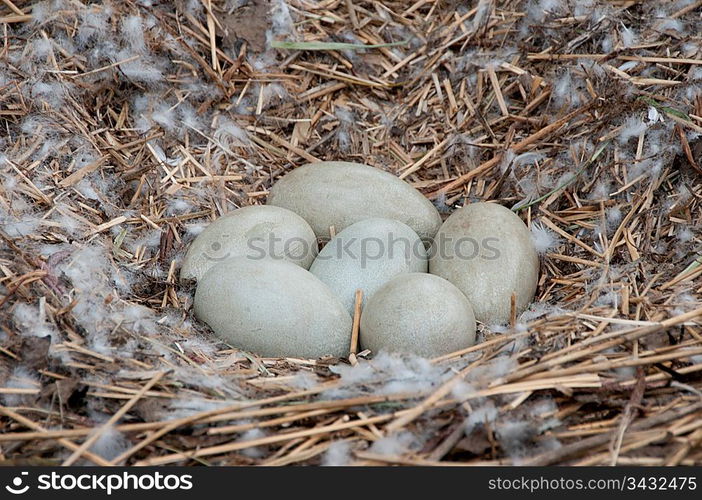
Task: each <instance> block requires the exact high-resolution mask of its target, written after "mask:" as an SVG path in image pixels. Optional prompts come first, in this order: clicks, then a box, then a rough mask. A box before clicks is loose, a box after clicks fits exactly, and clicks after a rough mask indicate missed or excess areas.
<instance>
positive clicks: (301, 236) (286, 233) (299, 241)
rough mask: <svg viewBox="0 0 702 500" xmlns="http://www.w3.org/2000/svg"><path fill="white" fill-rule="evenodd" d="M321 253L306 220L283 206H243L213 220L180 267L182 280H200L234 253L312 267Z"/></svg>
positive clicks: (196, 239) (190, 249) (199, 236)
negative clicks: (318, 252)
mask: <svg viewBox="0 0 702 500" xmlns="http://www.w3.org/2000/svg"><path fill="white" fill-rule="evenodd" d="M316 254H317V239H316V237H315V235H314V232H313V231H312V228H311V227H310V226H309V224H307V222H305V220H304V219H303V218H302V217H300V216H299V215H297V214H296V213H294V212H291V211H290V210H286V209H284V208H280V207H270V206H263V205H254V206H250V207H244V208H240V209H238V210H235V211H233V212H231V213H228V214H227V215H225V216H223V217H220V218H219V219H217V220H215V221H214V222H212V223H211V224H210V225H209V226H207V228H205V230H204V231H203V232H202V233H200V234H199V235H198V236H197V238H195V241H193V242H192V244H191V245H190V248H189V249H188V253H187V254H186V255H185V260H184V262H183V267H182V268H181V271H180V278H181V280H185V279H196V280H199V279H200V278H202V276H204V274H205V273H206V272H207V271H208V270H209V269H210V268H211V267H213V266H214V265H215V264H217V263H219V262H222V261H224V260H226V259H228V258H230V257H239V256H242V257H247V258H249V259H252V260H260V259H263V258H266V257H272V258H276V259H284V260H288V261H290V262H292V263H294V264H297V265H298V266H300V267H302V268H304V269H308V268H309V267H310V264H311V263H312V261H313V260H314V258H315V256H316Z"/></svg>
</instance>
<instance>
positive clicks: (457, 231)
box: [429, 203, 539, 324]
mask: <svg viewBox="0 0 702 500" xmlns="http://www.w3.org/2000/svg"><path fill="white" fill-rule="evenodd" d="M430 254H431V255H430V260H429V272H430V273H432V274H435V275H437V276H441V277H442V278H445V279H447V280H448V281H450V282H451V283H453V284H454V285H456V286H457V287H458V288H459V289H460V290H461V291H462V292H463V293H464V294H465V296H466V297H468V300H469V301H470V303H471V305H472V306H473V310H474V312H475V317H476V319H477V320H478V321H481V322H483V323H488V324H503V323H506V322H508V321H509V320H510V315H511V300H512V294H514V295H515V297H516V310H517V312H518V313H519V312H521V311H523V310H524V309H526V307H527V306H528V305H529V304H530V303H531V301H532V300H533V299H534V294H535V293H536V286H537V284H538V279H539V258H538V254H537V252H536V248H535V247H534V243H533V242H532V239H531V235H530V233H529V230H528V228H527V227H526V225H525V224H524V223H523V222H522V220H521V219H520V218H519V217H518V216H517V215H516V214H514V213H513V212H512V211H511V210H509V209H507V208H505V207H503V206H502V205H498V204H496V203H473V204H470V205H467V206H465V207H463V208H461V209H458V210H456V211H455V212H453V213H452V214H451V216H450V217H449V218H448V219H446V222H444V224H443V225H442V226H441V229H439V232H438V233H437V234H436V237H435V238H434V243H433V245H432V248H431V250H430Z"/></svg>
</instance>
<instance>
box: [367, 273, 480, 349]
mask: <svg viewBox="0 0 702 500" xmlns="http://www.w3.org/2000/svg"><path fill="white" fill-rule="evenodd" d="M360 342H361V346H362V347H363V348H364V349H370V350H371V351H373V352H374V353H378V352H379V351H390V352H407V353H413V354H417V355H419V356H424V357H429V358H433V357H436V356H442V355H444V354H448V353H451V352H455V351H458V350H460V349H465V348H466V347H470V346H471V345H473V343H474V342H475V316H474V315H473V308H472V307H471V305H470V302H468V299H466V297H465V295H463V293H462V292H461V291H460V290H459V289H458V288H456V287H455V286H453V285H452V284H451V283H449V282H448V281H446V280H445V279H443V278H440V277H438V276H434V275H433V274H425V273H410V274H402V275H399V276H396V277H395V278H393V279H392V280H390V281H388V282H387V283H386V284H385V285H383V286H382V287H381V288H380V289H379V290H378V291H377V292H375V293H374V294H373V295H372V296H371V297H370V299H369V300H368V303H367V304H366V307H365V308H364V310H363V314H362V315H361V332H360Z"/></svg>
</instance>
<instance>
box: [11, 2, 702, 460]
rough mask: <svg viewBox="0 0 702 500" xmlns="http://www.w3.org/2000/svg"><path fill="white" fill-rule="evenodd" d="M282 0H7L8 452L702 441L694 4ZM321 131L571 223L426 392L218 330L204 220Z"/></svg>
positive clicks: (394, 166) (420, 172) (354, 452)
mask: <svg viewBox="0 0 702 500" xmlns="http://www.w3.org/2000/svg"><path fill="white" fill-rule="evenodd" d="M286 1H287V5H289V7H290V10H289V12H290V16H291V19H289V18H288V17H286V16H285V15H284V14H285V13H286V12H285V10H282V11H281V8H280V3H279V2H277V1H276V2H273V4H274V17H273V22H272V27H271V17H270V16H269V15H267V14H266V15H264V14H265V13H266V10H267V6H266V5H264V6H263V7H260V5H261V3H262V2H250V4H251V5H249V7H246V8H247V9H250V10H248V11H247V13H246V14H243V15H242V13H241V12H242V11H241V10H236V9H235V8H234V7H235V6H236V4H237V2H226V3H225V2H222V1H218V0H211V1H210V0H201V1H198V0H196V1H191V2H175V4H176V5H175V6H171V5H169V4H170V2H165V3H164V4H163V5H156V6H151V7H149V6H144V5H142V4H141V3H139V2H131V1H125V2H114V3H112V4H109V3H104V4H95V5H92V6H90V7H86V6H84V5H82V4H81V3H80V2H79V1H78V0H73V1H68V0H67V1H65V2H58V4H56V5H53V6H51V5H50V4H49V6H50V8H48V9H47V8H46V7H44V8H42V6H39V7H35V8H34V9H33V8H32V7H33V6H32V2H22V1H17V0H15V1H14V2H10V1H9V0H2V3H1V4H0V175H2V177H1V178H2V187H1V188H0V221H2V228H1V231H0V294H1V295H0V328H1V329H2V330H0V342H1V343H0V398H2V400H1V402H2V406H0V413H1V414H2V415H3V416H2V418H0V429H1V433H0V459H1V460H2V463H5V464H10V463H13V464H20V463H34V464H61V463H63V464H70V463H74V462H76V461H85V462H87V463H91V462H92V463H96V464H101V465H105V464H123V463H126V464H141V465H146V464H193V465H196V464H210V465H233V464H268V465H286V464H317V463H321V462H322V461H326V462H328V463H346V462H350V463H354V464H373V465H386V464H411V465H455V464H511V463H526V464H532V465H545V464H579V465H586V464H587V465H600V464H629V465H630V464H634V465H678V464H683V465H693V464H694V465H700V464H702V447H700V443H702V378H701V376H700V372H701V371H702V336H701V334H702V328H701V327H700V323H699V320H700V317H701V316H702V301H700V291H701V289H700V281H699V277H700V275H701V274H702V266H700V265H699V263H700V262H702V261H701V260H700V256H699V253H698V252H699V243H700V239H699V234H700V233H699V228H700V224H701V223H702V221H701V219H700V214H701V208H700V200H701V199H702V184H701V183H700V173H702V168H701V162H702V142H701V141H700V139H699V138H698V136H699V134H700V133H701V132H702V90H701V89H702V82H701V80H702V71H701V70H700V68H702V39H701V38H700V35H699V30H696V29H695V26H699V25H700V22H702V21H701V20H700V16H701V15H702V2H699V1H693V2H689V1H687V2H667V3H666V2H663V3H661V5H659V2H655V5H653V4H654V3H653V2H652V3H648V2H638V1H619V0H617V1H610V2H603V3H602V4H601V5H595V6H594V7H596V9H595V10H593V9H594V7H591V6H590V3H588V2H566V1H558V2H542V3H541V5H542V6H546V7H548V8H549V9H551V12H544V10H543V9H539V8H537V7H538V5H539V3H538V2H533V5H525V2H521V1H504V2H503V1H498V2H493V1H480V2H472V5H473V6H472V7H471V8H463V7H460V8H457V7H456V5H459V4H462V2H452V1H445V0H418V1H416V2H414V3H413V4H410V3H407V2H402V1H385V2H379V1H358V2H350V1H341V0H321V1H319V2H312V1H307V0H286ZM265 3H267V2H263V4H265ZM534 5H536V6H537V7H534ZM578 5H579V6H578ZM656 8H660V9H662V10H661V11H660V12H656V11H655V9H656ZM106 9H109V10H110V11H109V12H106ZM262 13H263V14H262ZM129 16H133V17H131V18H130V17H129ZM129 19H131V20H132V21H133V22H134V23H136V27H137V29H130V28H129V27H130V24H129V23H128V22H126V21H128V20H129ZM134 19H138V20H139V21H138V22H137V21H134ZM242 19H245V20H246V22H245V23H242ZM290 20H292V21H294V26H291V25H290V24H289V21H290ZM131 26H133V25H131ZM266 29H269V30H272V34H273V38H275V39H278V40H285V41H291V40H292V41H296V42H350V43H356V44H359V43H360V44H388V43H394V42H402V41H404V40H408V42H407V43H406V44H399V45H396V46H382V47H379V48H374V49H368V50H365V51H358V50H340V51H338V50H337V51H333V50H314V51H312V50H284V49H280V50H276V49H270V48H269V49H265V39H264V40H263V41H262V39H261V37H262V34H263V33H265V31H266ZM139 33H142V34H143V39H140V36H139V35H138V34H139ZM242 40H243V43H242ZM317 48H319V47H317ZM322 49H324V47H322ZM657 117H660V118H662V121H658V120H657V119H656V118H657ZM243 131H245V133H243ZM327 159H329V160H336V159H346V160H350V161H360V162H364V163H368V164H371V165H374V166H376V167H379V168H382V169H386V170H389V171H391V172H393V173H395V174H397V175H398V176H400V177H401V178H404V179H405V180H407V181H408V182H410V183H411V184H413V185H414V186H416V187H417V188H418V189H420V190H421V191H422V192H424V193H425V194H426V195H427V196H428V197H429V198H431V199H433V200H435V202H436V203H437V206H438V207H439V208H440V209H441V210H442V212H444V213H450V212H451V211H452V210H453V208H454V207H457V206H461V205H462V204H463V203H466V202H471V201H475V200H495V201H497V202H499V203H502V204H504V205H506V206H510V207H514V208H515V210H518V212H519V214H520V215H522V216H523V218H524V220H525V221H526V222H527V224H529V225H534V224H536V225H537V226H539V227H540V228H541V229H542V230H543V231H542V232H545V233H546V234H547V235H550V236H557V238H558V239H557V241H556V242H555V243H553V244H551V245H547V246H548V248H547V249H546V251H545V254H544V255H543V258H542V272H541V279H540V284H539V290H538V295H537V299H536V300H537V305H536V306H535V307H534V308H532V310H531V311H530V312H528V313H527V315H526V316H521V317H520V318H517V319H516V320H515V321H514V322H513V324H512V325H510V326H509V327H507V328H504V327H502V328H501V327H497V326H493V325H482V326H481V336H480V338H481V342H480V343H479V344H478V345H476V346H474V347H473V348H471V349H468V350H466V351H464V352H459V353H455V354H453V355H451V356H446V357H444V358H441V359H438V360H434V361H433V362H432V364H431V366H426V365H422V366H424V368H423V369H424V370H426V373H431V374H432V375H431V377H433V378H431V377H429V378H427V379H426V380H424V382H426V383H424V384H423V385H421V390H412V389H411V388H410V386H408V385H407V384H405V385H402V384H401V383H400V384H396V385H394V386H393V385H390V384H388V380H387V379H388V377H389V378H392V377H396V376H398V375H397V372H396V371H392V370H390V369H388V368H387V366H388V365H387V364H385V365H383V364H381V361H379V360H375V361H368V360H364V359H363V358H364V353H358V354H357V356H358V360H356V354H354V355H353V356H352V359H351V360H352V361H353V362H354V364H356V363H358V364H359V365H362V366H360V367H356V368H359V369H364V368H363V367H365V368H368V366H369V365H370V366H374V363H375V364H376V365H375V369H376V371H375V372H372V370H371V372H372V373H370V374H367V376H366V377H365V378H362V379H357V380H355V379H354V378H353V375H349V373H350V372H349V371H348V370H350V368H348V369H347V368H342V369H339V368H332V367H333V366H334V365H335V364H336V363H342V365H341V366H342V367H343V366H344V364H346V363H347V361H346V360H333V359H327V360H316V361H313V360H298V359H261V358H257V357H255V356H251V355H248V354H246V353H241V352H239V351H237V350H236V349H232V348H230V347H228V346H224V345H222V344H217V343H216V341H215V340H213V339H212V337H211V336H210V335H209V334H208V332H207V330H206V328H205V327H204V326H203V325H201V324H198V323H197V322H196V321H194V320H192V318H191V311H190V305H191V303H192V290H188V289H183V287H181V286H180V285H179V284H178V283H177V280H176V278H177V273H178V267H179V262H180V259H182V255H183V251H184V249H185V248H186V247H187V244H188V242H189V241H191V239H192V238H193V234H194V230H196V229H197V228H198V227H201V225H202V223H205V222H206V221H208V220H211V219H213V218H215V217H217V216H219V215H221V214H223V213H225V212H228V211H230V210H233V209H235V208H236V207H240V206H245V205H250V204H255V203H263V202H265V197H266V194H267V189H268V188H269V187H270V185H271V184H272V182H274V181H275V179H276V178H277V177H279V176H280V175H281V174H283V173H284V172H286V171H288V170H290V169H291V168H294V167H295V166H297V165H301V164H304V163H307V162H312V161H318V160H327ZM395 361H396V362H399V361H397V360H395ZM385 362H387V359H386V358H385V361H384V362H383V363H385ZM413 362H417V360H414V361H413ZM505 362H508V364H505ZM408 363H409V362H408ZM410 364H411V363H410ZM402 366H403V367H406V366H409V365H402ZM412 366H414V365H412ZM505 367H507V369H505ZM339 371H341V372H342V377H341V378H339V376H338V375H337V374H336V373H335V372H339ZM353 373H356V372H353ZM345 377H348V378H346V379H345ZM344 380H350V381H352V382H351V383H348V384H345V382H344ZM354 380H355V382H354ZM400 382H402V380H400ZM420 382H421V381H420ZM468 383H469V384H470V385H469V386H468V385H467V384H468ZM393 387H394V389H392V388H393ZM340 389H343V391H340ZM404 389H407V390H404ZM481 411H482V412H483V413H480V412H481ZM481 415H482V416H481ZM478 416H481V417H480V418H477V417H478ZM471 419H473V420H471ZM408 436H409V437H408ZM330 447H331V451H330Z"/></svg>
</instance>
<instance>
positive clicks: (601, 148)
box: [512, 142, 609, 212]
mask: <svg viewBox="0 0 702 500" xmlns="http://www.w3.org/2000/svg"><path fill="white" fill-rule="evenodd" d="M608 144H609V142H605V143H604V144H603V145H602V146H600V148H599V149H598V150H597V151H595V152H594V153H593V155H592V156H591V157H590V159H589V160H587V161H586V162H585V163H583V165H582V166H581V167H580V168H579V169H578V170H577V172H575V173H574V174H573V177H570V178H569V179H568V180H567V181H565V182H564V183H563V184H561V185H560V186H557V187H555V188H554V189H552V190H551V191H549V192H548V193H546V194H545V195H543V196H539V197H538V198H536V199H535V200H533V201H530V202H529V203H526V204H524V205H521V206H517V207H514V208H512V211H513V212H519V211H520V210H524V209H525V208H529V207H530V206H532V205H536V204H537V203H540V202H542V201H544V200H545V199H546V198H548V197H549V196H551V195H552V194H553V193H557V192H558V191H560V190H561V189H565V188H567V187H568V186H570V185H571V184H572V183H573V181H574V180H575V179H577V178H578V177H580V174H582V173H583V172H584V171H585V169H586V168H587V167H589V166H590V165H592V164H593V163H594V162H595V160H596V159H597V157H598V156H600V155H601V154H602V151H604V150H605V148H606V147H607V145H608Z"/></svg>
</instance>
